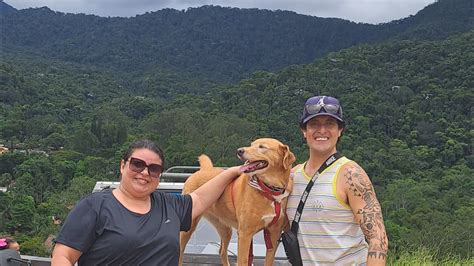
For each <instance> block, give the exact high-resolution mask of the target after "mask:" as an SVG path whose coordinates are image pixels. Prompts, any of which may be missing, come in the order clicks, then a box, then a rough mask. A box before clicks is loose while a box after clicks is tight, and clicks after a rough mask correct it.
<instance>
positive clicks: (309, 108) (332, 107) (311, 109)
mask: <svg viewBox="0 0 474 266" xmlns="http://www.w3.org/2000/svg"><path fill="white" fill-rule="evenodd" d="M305 108H306V112H308V114H310V115H314V114H318V113H319V112H321V109H324V111H326V113H329V114H333V115H342V110H341V106H339V105H337V104H324V103H317V104H311V105H306V107H305Z"/></svg>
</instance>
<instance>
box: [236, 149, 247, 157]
mask: <svg viewBox="0 0 474 266" xmlns="http://www.w3.org/2000/svg"><path fill="white" fill-rule="evenodd" d="M244 152H245V150H244V149H243V148H239V149H237V155H239V156H242V155H243V154H244Z"/></svg>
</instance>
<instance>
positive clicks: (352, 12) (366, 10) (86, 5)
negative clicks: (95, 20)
mask: <svg viewBox="0 0 474 266" xmlns="http://www.w3.org/2000/svg"><path fill="white" fill-rule="evenodd" d="M3 1H4V2H5V3H7V4H9V5H11V6H13V7H14V8H16V9H24V8H29V7H43V6H47V7H49V8H50V9H52V10H55V11H61V12H64V13H85V14H95V15H98V16H105V17H107V16H120V17H133V16H135V15H140V14H143V13H145V12H148V11H149V12H152V11H157V10H160V9H163V8H174V9H178V10H181V9H186V8H188V7H198V6H202V5H219V6H225V7H239V8H260V9H270V10H277V9H281V10H290V11H294V12H296V13H299V14H306V15H311V16H318V17H335V18H343V19H348V20H351V21H354V22H365V23H372V24H377V23H383V22H389V21H392V20H396V19H401V18H405V17H408V16H410V15H415V14H416V13H417V12H418V11H420V10H421V9H423V8H424V7H426V6H427V5H429V4H431V3H434V2H435V0H3Z"/></svg>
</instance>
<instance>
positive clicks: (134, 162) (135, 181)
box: [120, 149, 162, 197]
mask: <svg viewBox="0 0 474 266" xmlns="http://www.w3.org/2000/svg"><path fill="white" fill-rule="evenodd" d="M143 162H144V163H145V164H146V165H148V166H147V167H145V168H144V169H143V170H142V171H141V172H139V170H137V166H139V167H140V166H142V167H143V166H144V164H143ZM153 164H155V165H153ZM157 165H160V166H161V165H162V161H161V158H160V156H159V155H158V154H156V153H155V152H153V151H150V150H148V149H136V150H135V151H134V152H133V153H132V154H131V156H130V158H129V159H128V160H127V161H123V160H122V161H121V162H120V173H121V175H122V180H121V182H120V186H121V187H122V188H123V189H125V190H126V191H127V192H128V193H130V194H131V195H133V196H135V197H144V196H147V195H149V194H151V193H152V192H153V191H155V190H156V187H157V186H158V184H159V182H160V178H159V176H157V175H156V174H155V175H154V172H156V171H154V170H156V167H157ZM150 168H151V169H150ZM150 173H151V174H152V175H150Z"/></svg>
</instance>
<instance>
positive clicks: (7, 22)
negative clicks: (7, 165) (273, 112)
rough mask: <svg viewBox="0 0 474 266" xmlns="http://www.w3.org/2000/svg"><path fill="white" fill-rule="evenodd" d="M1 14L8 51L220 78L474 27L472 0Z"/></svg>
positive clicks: (234, 77) (118, 68)
mask: <svg viewBox="0 0 474 266" xmlns="http://www.w3.org/2000/svg"><path fill="white" fill-rule="evenodd" d="M0 18H1V28H2V43H3V44H2V45H3V46H4V48H3V50H6V51H7V52H9V51H20V52H22V53H25V52H30V53H35V54H38V55H41V56H44V57H47V58H54V59H58V60H62V61H65V62H75V63H82V64H86V65H94V66H100V67H105V68H109V69H113V70H115V71H120V72H124V73H127V74H129V73H136V72H142V71H149V70H153V71H161V70H165V71H172V72H177V73H178V74H179V75H180V74H183V73H187V75H189V74H192V75H195V76H200V77H201V78H203V79H206V78H208V79H212V80H214V81H219V82H222V81H224V82H227V81H237V80H239V79H241V78H243V77H247V76H248V74H249V73H252V72H254V71H256V70H267V71H273V70H278V69H282V68H283V67H285V66H288V65H292V64H302V63H310V62H312V61H313V60H314V59H316V58H319V57H321V56H323V55H326V54H327V53H329V52H333V51H338V50H340V49H342V48H347V47H350V46H353V45H356V44H360V43H373V42H380V41H384V40H387V39H393V38H405V39H406V38H410V39H414V38H422V39H427V38H429V39H437V38H438V39H439V38H444V37H446V36H449V35H450V34H453V33H461V32H465V31H467V30H469V29H470V28H472V25H473V24H472V23H473V18H472V1H470V0H442V1H438V2H436V3H434V4H432V5H430V6H428V7H426V8H425V9H424V10H422V11H420V12H419V14H417V15H416V16H412V17H409V18H406V19H402V20H398V21H394V22H391V23H387V24H380V25H369V24H362V23H359V24H356V23H353V22H350V21H347V20H342V19H332V18H318V17H312V16H305V15H299V14H296V13H294V12H288V11H268V10H259V9H238V8H225V7H219V6H203V7H199V8H189V9H187V10H181V11H178V10H174V9H163V10H160V11H156V12H150V13H146V14H144V15H138V16H135V17H132V18H119V17H113V18H112V17H109V18H104V17H98V16H93V15H84V14H64V13H61V12H55V11H52V10H50V9H48V8H47V7H44V8H37V9H24V10H19V11H17V12H10V13H8V14H6V15H4V16H2V17H0Z"/></svg>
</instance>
